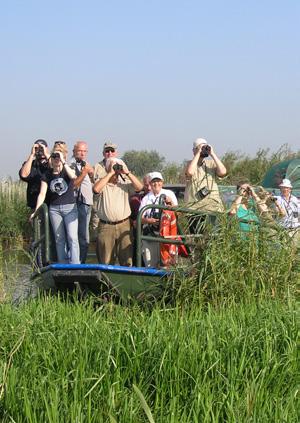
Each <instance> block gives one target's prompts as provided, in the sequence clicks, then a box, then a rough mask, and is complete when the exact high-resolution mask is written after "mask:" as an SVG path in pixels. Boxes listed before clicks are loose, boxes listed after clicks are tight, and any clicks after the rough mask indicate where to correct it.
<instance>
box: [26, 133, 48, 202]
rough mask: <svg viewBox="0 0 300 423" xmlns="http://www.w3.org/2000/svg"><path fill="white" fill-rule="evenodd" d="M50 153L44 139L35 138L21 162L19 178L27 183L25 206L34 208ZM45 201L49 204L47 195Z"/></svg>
mask: <svg viewBox="0 0 300 423" xmlns="http://www.w3.org/2000/svg"><path fill="white" fill-rule="evenodd" d="M49 157H50V154H49V150H48V144H47V142H46V141H45V140H42V139H39V140H36V141H35V143H34V144H33V146H32V147H31V152H30V155H29V157H28V159H27V160H26V161H25V162H24V163H23V164H22V167H21V169H20V171H19V176H20V179H21V180H22V181H24V182H26V183H27V193H26V197H27V206H28V207H30V208H31V209H32V210H34V209H35V206H36V202H37V198H38V195H39V192H40V188H41V178H42V176H43V175H44V173H45V172H46V171H47V169H48V167H49V164H48V160H49ZM45 202H46V203H47V204H49V198H48V196H46V197H45Z"/></svg>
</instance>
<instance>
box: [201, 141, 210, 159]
mask: <svg viewBox="0 0 300 423" xmlns="http://www.w3.org/2000/svg"><path fill="white" fill-rule="evenodd" d="M210 152H211V146H210V145H208V144H205V145H202V147H201V153H200V157H202V158H203V159H204V158H205V157H208V156H209V155H210Z"/></svg>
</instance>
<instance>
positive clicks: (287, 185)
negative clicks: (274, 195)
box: [278, 179, 293, 188]
mask: <svg viewBox="0 0 300 423" xmlns="http://www.w3.org/2000/svg"><path fill="white" fill-rule="evenodd" d="M278 186H279V187H280V188H281V187H282V188H293V186H292V184H291V181H290V180H289V179H283V180H282V182H281V184H279V185H278Z"/></svg>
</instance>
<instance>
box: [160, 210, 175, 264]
mask: <svg viewBox="0 0 300 423" xmlns="http://www.w3.org/2000/svg"><path fill="white" fill-rule="evenodd" d="M159 235H160V236H162V237H168V236H170V237H171V239H176V235H177V222H176V215H175V213H174V212H173V211H170V210H163V211H162V214H161V218H160V230H159ZM177 255H178V248H177V245H174V244H160V261H161V264H162V266H167V267H168V266H170V265H173V264H176V261H177Z"/></svg>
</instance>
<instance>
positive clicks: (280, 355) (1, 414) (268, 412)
mask: <svg viewBox="0 0 300 423" xmlns="http://www.w3.org/2000/svg"><path fill="white" fill-rule="evenodd" d="M0 339H1V347H0V383H1V385H0V396H1V398H0V401H1V402H0V410H1V411H0V419H1V421H3V422H13V421H15V422H36V423H40V422H57V423H58V422H59V423H60V422H147V421H152V422H153V421H155V422H174V423H175V422H200V421H201V422H224V421H232V422H251V421H253V422H264V421H265V422H270V421H272V422H274V421H278V422H296V421H298V417H299V416H298V415H297V395H298V388H297V371H298V370H299V368H297V356H296V342H297V324H296V305H295V303H294V302H293V301H288V302H281V303H280V302H278V301H277V300H268V301H262V302H261V303H259V304H257V303H256V304H255V303H254V302H253V303H252V304H247V305H243V306H242V305H239V306H238V305H237V306H232V307H230V308H227V309H226V308H222V307H219V308H213V307H210V306H209V307H206V310H205V311H204V310H203V309H202V308H201V307H193V306H192V307H190V308H180V307H178V306H176V307H174V308H169V309H168V308H165V307H159V306H158V305H157V306H156V307H155V308H154V309H153V310H152V311H151V312H150V311H143V310H141V309H140V308H137V307H133V308H132V309H128V308H125V307H121V306H115V305H112V304H108V305H106V306H104V307H102V308H98V309H95V308H94V307H93V306H92V305H91V304H88V303H86V304H82V303H77V302H76V301H75V302H71V301H61V300H60V299H59V298H46V299H40V300H35V301H32V302H31V303H28V304H27V305H24V306H22V307H20V308H18V309H17V308H13V307H11V306H10V305H8V304H6V305H2V306H1V320H0ZM298 382H299V380H298Z"/></svg>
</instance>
